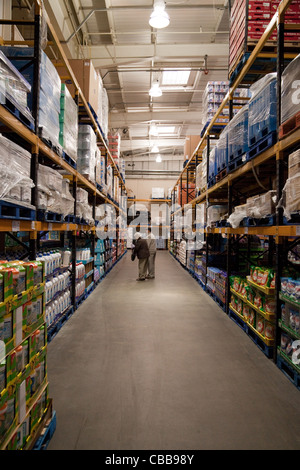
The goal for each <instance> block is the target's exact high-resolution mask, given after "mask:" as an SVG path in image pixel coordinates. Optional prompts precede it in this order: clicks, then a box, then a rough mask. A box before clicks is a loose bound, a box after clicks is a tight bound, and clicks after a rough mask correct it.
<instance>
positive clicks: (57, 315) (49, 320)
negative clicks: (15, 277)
mask: <svg viewBox="0 0 300 470" xmlns="http://www.w3.org/2000/svg"><path fill="white" fill-rule="evenodd" d="M66 258H67V261H65V259H66ZM70 258H71V252H70V251H69V250H65V252H64V253H62V252H61V251H60V250H51V251H45V252H42V253H39V254H38V256H37V259H38V260H42V261H43V263H44V266H45V304H46V310H45V312H46V313H45V318H46V324H47V327H48V329H49V331H51V327H53V326H54V325H55V324H56V323H57V322H58V321H59V320H60V319H61V317H62V316H63V315H64V314H65V312H66V311H67V310H68V309H69V308H70V307H71V291H70V287H71V276H70V271H69V265H70Z"/></svg>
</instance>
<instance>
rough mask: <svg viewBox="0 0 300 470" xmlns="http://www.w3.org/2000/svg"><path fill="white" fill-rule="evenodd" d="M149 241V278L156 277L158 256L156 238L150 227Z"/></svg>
mask: <svg viewBox="0 0 300 470" xmlns="http://www.w3.org/2000/svg"><path fill="white" fill-rule="evenodd" d="M147 243H148V248H149V253H150V256H149V260H148V274H147V276H146V278H147V279H154V278H155V258H156V238H155V236H154V235H153V233H152V232H151V229H150V228H148V235H147Z"/></svg>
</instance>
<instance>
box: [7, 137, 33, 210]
mask: <svg viewBox="0 0 300 470" xmlns="http://www.w3.org/2000/svg"><path fill="white" fill-rule="evenodd" d="M0 149H1V161H0V176H1V185H0V188H1V189H0V199H4V198H5V199H6V200H7V201H9V202H13V203H17V204H21V205H24V204H26V205H27V206H28V205H29V204H30V203H31V188H32V187H33V186H34V185H33V182H32V180H31V179H30V162H31V155H30V153H29V152H27V151H26V150H24V149H23V148H22V147H20V146H19V145H17V144H15V143H14V142H12V141H10V140H9V139H6V138H5V137H3V136H2V135H0Z"/></svg>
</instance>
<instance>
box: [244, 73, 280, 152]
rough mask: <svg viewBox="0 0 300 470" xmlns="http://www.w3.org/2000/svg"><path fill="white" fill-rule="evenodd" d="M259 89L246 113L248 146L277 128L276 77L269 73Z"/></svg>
mask: <svg viewBox="0 0 300 470" xmlns="http://www.w3.org/2000/svg"><path fill="white" fill-rule="evenodd" d="M260 82H261V89H259V91H258V92H257V93H256V94H255V95H254V96H253V98H251V100H250V102H249V113H248V144H249V148H251V147H252V146H253V145H256V144H257V143H258V142H259V141H260V140H262V139H264V138H265V137H266V136H267V135H269V134H271V133H272V132H274V131H276V129H277V79H276V76H275V75H274V74H269V75H268V76H266V77H264V79H262V80H261V81H260Z"/></svg>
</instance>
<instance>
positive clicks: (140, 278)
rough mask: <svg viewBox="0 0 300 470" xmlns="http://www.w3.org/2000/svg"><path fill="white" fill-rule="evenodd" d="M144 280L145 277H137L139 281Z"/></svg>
mask: <svg viewBox="0 0 300 470" xmlns="http://www.w3.org/2000/svg"><path fill="white" fill-rule="evenodd" d="M144 280H145V278H144V277H139V278H138V279H137V281H144Z"/></svg>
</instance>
